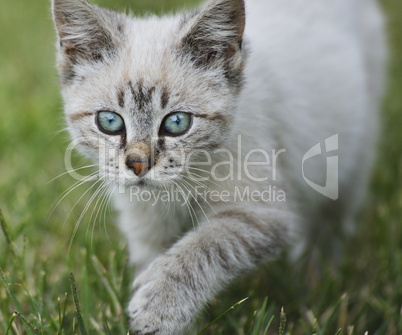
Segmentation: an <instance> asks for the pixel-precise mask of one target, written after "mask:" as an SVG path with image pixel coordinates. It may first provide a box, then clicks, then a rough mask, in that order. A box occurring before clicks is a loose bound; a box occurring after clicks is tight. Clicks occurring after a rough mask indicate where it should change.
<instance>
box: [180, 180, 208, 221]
mask: <svg viewBox="0 0 402 335" xmlns="http://www.w3.org/2000/svg"><path fill="white" fill-rule="evenodd" d="M182 182H183V183H185V184H186V185H187V186H189V187H191V188H192V189H193V190H194V191H195V192H196V194H197V195H198V194H200V193H198V192H197V190H196V189H195V187H194V186H193V185H191V184H190V183H189V182H186V181H185V180H182ZM190 193H191V192H190ZM200 195H201V197H202V198H203V199H204V201H206V202H207V203H208V201H207V200H206V199H205V198H204V197H203V196H202V194H200ZM191 196H192V198H193V199H194V201H195V202H196V203H197V205H198V207H199V208H200V209H201V211H202V213H203V214H204V216H205V218H206V219H207V220H208V223H209V224H210V225H211V222H210V221H209V218H208V215H207V214H206V213H205V211H204V208H203V207H202V206H201V204H200V203H199V201H198V200H197V197H196V196H194V195H193V194H192V193H191ZM208 205H209V203H208ZM209 206H210V207H211V205H209ZM211 208H212V207H211ZM198 224H199V223H198Z"/></svg>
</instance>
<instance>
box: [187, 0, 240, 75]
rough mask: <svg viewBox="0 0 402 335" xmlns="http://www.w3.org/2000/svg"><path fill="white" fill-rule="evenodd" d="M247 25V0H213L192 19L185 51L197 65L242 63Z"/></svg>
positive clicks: (233, 64) (236, 64)
mask: <svg viewBox="0 0 402 335" xmlns="http://www.w3.org/2000/svg"><path fill="white" fill-rule="evenodd" d="M244 27H245V8H244V0H212V1H210V2H209V3H208V4H207V6H206V7H205V8H203V9H202V10H201V11H200V12H199V13H198V14H197V15H195V16H194V17H193V18H192V19H191V20H190V29H189V31H188V33H187V34H186V36H185V37H184V38H183V40H182V47H183V51H184V52H185V53H188V54H190V55H191V58H192V60H193V61H194V65H195V66H197V67H205V66H208V65H212V64H216V62H219V63H220V64H222V62H224V63H225V64H228V61H229V63H232V64H230V65H231V66H234V67H236V66H239V65H240V64H239V62H240V63H242V62H241V58H242V57H241V51H242V42H243V32H244Z"/></svg>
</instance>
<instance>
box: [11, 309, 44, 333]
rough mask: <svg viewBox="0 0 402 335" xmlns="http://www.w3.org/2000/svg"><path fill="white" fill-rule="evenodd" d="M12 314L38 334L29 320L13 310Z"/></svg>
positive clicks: (37, 330)
mask: <svg viewBox="0 0 402 335" xmlns="http://www.w3.org/2000/svg"><path fill="white" fill-rule="evenodd" d="M14 314H15V315H16V316H17V317H18V318H19V319H20V320H21V321H22V322H23V323H24V324H26V325H27V326H28V327H29V329H31V330H32V331H33V332H34V333H35V334H39V329H38V328H37V327H35V326H34V325H33V324H32V323H31V322H29V321H28V320H27V319H26V318H25V317H24V316H23V315H22V314H21V313H19V312H17V311H15V312H14Z"/></svg>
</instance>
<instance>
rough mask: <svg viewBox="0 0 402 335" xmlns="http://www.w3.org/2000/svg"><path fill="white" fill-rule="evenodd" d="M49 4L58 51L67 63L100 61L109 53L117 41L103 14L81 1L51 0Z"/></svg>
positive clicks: (104, 12)
mask: <svg viewBox="0 0 402 335" xmlns="http://www.w3.org/2000/svg"><path fill="white" fill-rule="evenodd" d="M52 4H53V18H54V22H55V25H56V29H57V32H58V36H59V42H60V52H61V53H62V55H64V57H66V58H67V60H69V61H71V62H72V64H76V63H78V62H79V61H82V60H87V61H101V60H103V58H104V57H105V55H107V54H110V53H113V51H114V50H115V48H116V43H117V42H118V38H117V33H116V32H115V30H116V29H115V27H113V23H112V22H111V20H110V18H109V17H108V16H107V15H106V11H104V10H102V9H100V8H98V7H96V6H94V5H91V4H89V3H88V2H86V1H85V0H52Z"/></svg>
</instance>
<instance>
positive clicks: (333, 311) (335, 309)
mask: <svg viewBox="0 0 402 335" xmlns="http://www.w3.org/2000/svg"><path fill="white" fill-rule="evenodd" d="M344 299H346V295H345V294H343V295H342V297H341V298H340V299H339V300H338V302H337V303H336V305H335V307H334V309H333V310H332V312H331V315H330V316H329V317H328V319H327V320H326V322H325V324H324V326H323V327H322V328H321V330H320V334H326V330H327V328H328V326H329V323H330V322H331V320H332V318H333V317H334V316H335V312H336V311H337V310H338V308H339V306H340V304H341V303H342V301H343V300H344Z"/></svg>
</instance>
